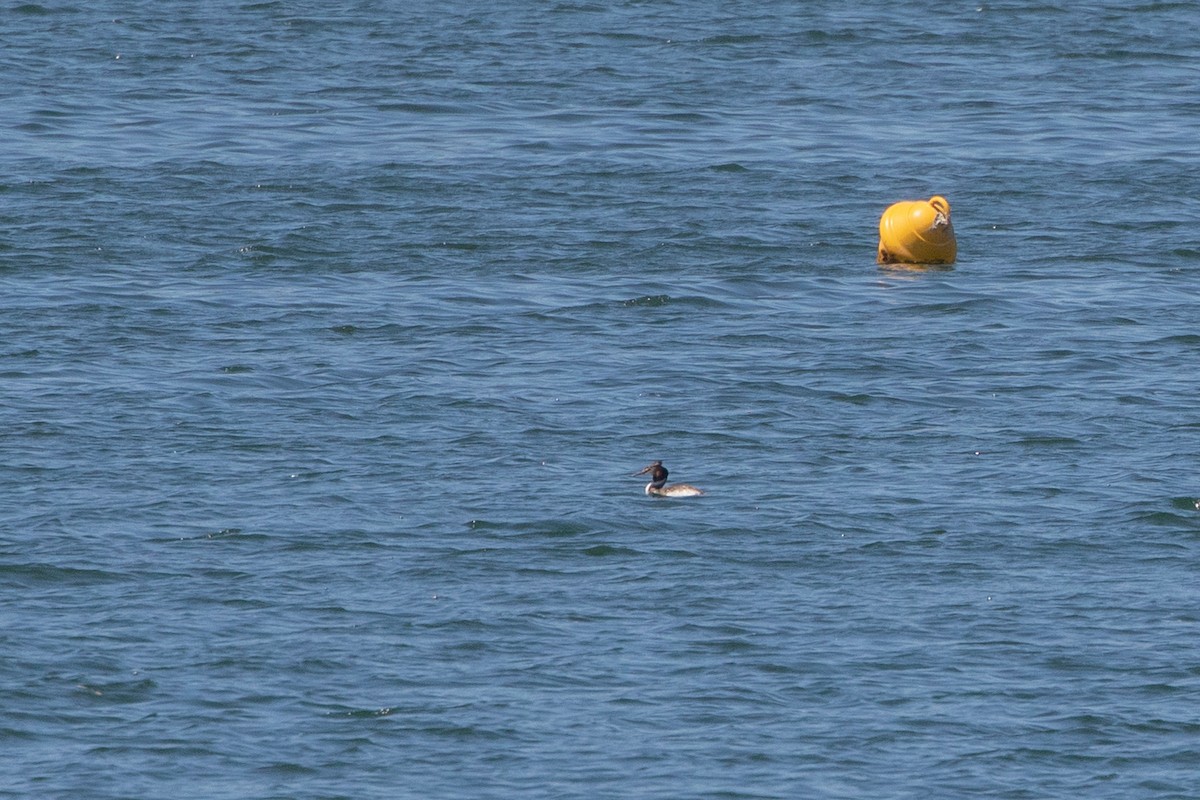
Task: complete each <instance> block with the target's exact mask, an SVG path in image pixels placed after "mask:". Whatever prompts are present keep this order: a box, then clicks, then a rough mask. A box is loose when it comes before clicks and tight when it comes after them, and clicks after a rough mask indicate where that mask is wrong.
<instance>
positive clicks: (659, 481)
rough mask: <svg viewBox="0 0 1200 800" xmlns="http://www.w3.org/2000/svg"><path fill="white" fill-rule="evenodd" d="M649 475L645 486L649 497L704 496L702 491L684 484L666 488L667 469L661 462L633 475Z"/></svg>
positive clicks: (674, 484) (656, 462)
mask: <svg viewBox="0 0 1200 800" xmlns="http://www.w3.org/2000/svg"><path fill="white" fill-rule="evenodd" d="M647 472H649V473H650V482H649V483H647V484H646V494H648V495H650V496H651V497H697V496H699V495H702V494H704V490H703V489H697V488H696V487H695V486H688V485H687V484H686V483H673V484H671V485H670V486H667V485H666V484H667V468H666V467H664V466H663V463H662V462H661V461H655V462H654V463H653V464H651V465H650V466H648V467H646V468H645V469H644V470H642V471H641V472H635V473H633V474H634V475H645V474H646V473H647Z"/></svg>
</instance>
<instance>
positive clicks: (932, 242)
mask: <svg viewBox="0 0 1200 800" xmlns="http://www.w3.org/2000/svg"><path fill="white" fill-rule="evenodd" d="M956 255H958V244H957V243H956V242H955V241H954V226H953V225H951V224H950V203H949V202H948V201H947V200H946V198H944V197H942V196H941V195H934V196H933V197H931V198H929V199H928V200H904V201H902V202H899V203H893V204H892V205H890V206H888V209H887V211H884V212H883V216H882V217H880V219H879V263H880V264H897V263H899V264H953V263H954V257H955V256H956Z"/></svg>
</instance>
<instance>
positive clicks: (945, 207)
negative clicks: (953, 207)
mask: <svg viewBox="0 0 1200 800" xmlns="http://www.w3.org/2000/svg"><path fill="white" fill-rule="evenodd" d="M929 205H931V206H933V208H934V210H935V211H939V212H941V213H943V214H945V215H946V216H947V217H949V216H950V201H949V200H947V199H946V198H944V197H942V196H941V195H940V194H935V195H934V196H933V197H931V198H929Z"/></svg>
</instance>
